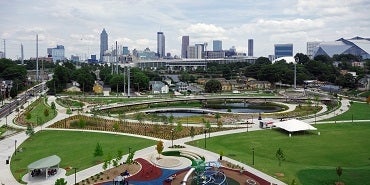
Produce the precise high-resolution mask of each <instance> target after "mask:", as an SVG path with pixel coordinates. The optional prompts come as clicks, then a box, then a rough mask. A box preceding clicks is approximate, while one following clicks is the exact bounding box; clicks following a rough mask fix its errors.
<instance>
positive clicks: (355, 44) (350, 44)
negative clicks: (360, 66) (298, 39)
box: [314, 37, 370, 59]
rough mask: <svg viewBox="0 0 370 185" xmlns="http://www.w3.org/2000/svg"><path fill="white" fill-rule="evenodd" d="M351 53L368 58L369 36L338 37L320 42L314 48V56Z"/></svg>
mask: <svg viewBox="0 0 370 185" xmlns="http://www.w3.org/2000/svg"><path fill="white" fill-rule="evenodd" d="M340 54H352V55H355V56H360V57H362V58H363V59H367V58H370V38H362V37H354V38H351V39H344V38H340V39H338V40H336V41H331V42H321V43H320V44H319V45H318V46H317V47H316V48H315V49H314V56H317V55H328V56H330V57H333V55H340Z"/></svg>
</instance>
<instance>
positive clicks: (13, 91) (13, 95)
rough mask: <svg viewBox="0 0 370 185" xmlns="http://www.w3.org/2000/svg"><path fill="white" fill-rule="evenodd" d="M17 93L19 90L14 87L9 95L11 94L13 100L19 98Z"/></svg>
mask: <svg viewBox="0 0 370 185" xmlns="http://www.w3.org/2000/svg"><path fill="white" fill-rule="evenodd" d="M17 93H18V92H17V89H16V88H14V87H13V88H11V89H10V93H9V94H10V97H12V98H13V99H14V98H15V97H16V96H17Z"/></svg>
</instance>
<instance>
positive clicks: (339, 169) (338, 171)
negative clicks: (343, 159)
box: [335, 166, 343, 182]
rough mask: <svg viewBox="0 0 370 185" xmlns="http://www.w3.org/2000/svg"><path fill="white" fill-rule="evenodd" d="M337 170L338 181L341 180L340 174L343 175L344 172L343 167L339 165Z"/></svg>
mask: <svg viewBox="0 0 370 185" xmlns="http://www.w3.org/2000/svg"><path fill="white" fill-rule="evenodd" d="M335 171H336V172H337V175H338V182H340V176H342V173H343V169H342V167H340V166H338V167H337V168H336V169H335Z"/></svg>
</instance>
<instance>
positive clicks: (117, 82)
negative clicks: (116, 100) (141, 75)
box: [109, 74, 125, 92]
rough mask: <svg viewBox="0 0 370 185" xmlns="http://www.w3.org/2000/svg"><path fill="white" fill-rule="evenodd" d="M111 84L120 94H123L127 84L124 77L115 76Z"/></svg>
mask: <svg viewBox="0 0 370 185" xmlns="http://www.w3.org/2000/svg"><path fill="white" fill-rule="evenodd" d="M109 84H110V87H111V88H112V89H117V87H118V92H122V91H123V90H124V84H125V82H124V77H123V75H118V74H116V75H113V76H112V78H111V79H110V80H109Z"/></svg>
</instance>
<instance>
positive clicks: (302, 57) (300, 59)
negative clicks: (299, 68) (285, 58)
mask: <svg viewBox="0 0 370 185" xmlns="http://www.w3.org/2000/svg"><path fill="white" fill-rule="evenodd" d="M294 58H295V59H296V58H298V64H303V65H304V64H306V63H307V62H308V61H310V58H308V56H307V55H305V54H303V53H297V54H296V55H295V56H294Z"/></svg>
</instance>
